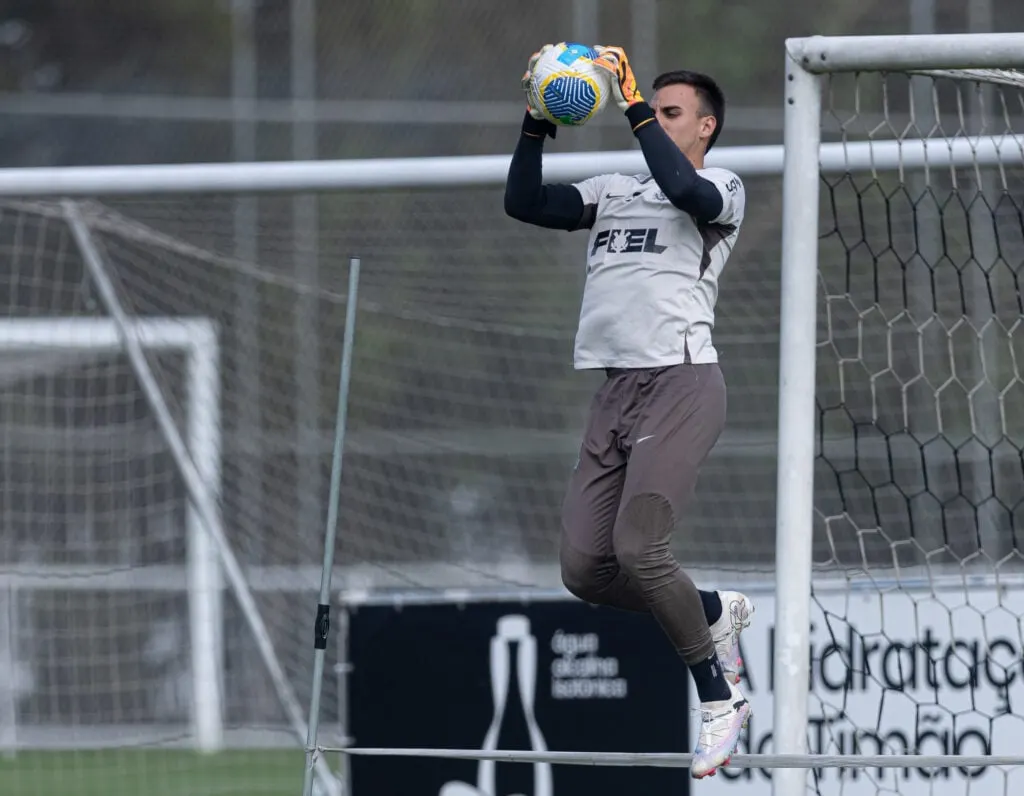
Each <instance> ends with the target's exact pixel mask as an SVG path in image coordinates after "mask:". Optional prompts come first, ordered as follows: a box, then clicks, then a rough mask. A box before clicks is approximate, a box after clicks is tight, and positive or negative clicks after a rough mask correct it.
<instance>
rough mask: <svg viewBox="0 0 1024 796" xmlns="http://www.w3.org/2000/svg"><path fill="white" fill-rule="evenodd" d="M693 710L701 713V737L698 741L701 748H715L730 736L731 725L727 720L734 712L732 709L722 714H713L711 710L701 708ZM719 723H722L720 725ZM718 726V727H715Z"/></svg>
mask: <svg viewBox="0 0 1024 796" xmlns="http://www.w3.org/2000/svg"><path fill="white" fill-rule="evenodd" d="M691 710H694V711H696V712H698V713H700V718H701V725H700V736H699V737H698V739H697V743H698V745H699V746H703V747H705V748H707V747H709V746H714V745H715V744H717V743H718V742H719V741H721V740H722V739H724V738H725V736H726V735H728V732H729V725H728V723H727V721H725V720H727V719H728V718H729V715H730V714H731V713H732V712H733V711H732V710H731V709H727V710H723V711H722V712H721V713H712V712H711V711H710V710H703V709H701V708H691ZM719 722H722V723H721V724H719ZM716 724H717V725H718V726H717V727H716V726H715V725H716Z"/></svg>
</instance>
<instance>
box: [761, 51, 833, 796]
mask: <svg viewBox="0 0 1024 796" xmlns="http://www.w3.org/2000/svg"><path fill="white" fill-rule="evenodd" d="M788 45H789V43H788V42H787V56H786V77H785V82H786V85H785V97H786V113H785V127H784V133H783V141H784V147H785V149H784V153H785V154H784V160H783V173H782V307H781V312H782V322H781V330H780V341H779V345H780V351H779V360H780V365H779V449H778V485H777V489H776V501H777V504H776V528H777V530H776V549H775V560H776V565H775V575H776V595H777V599H776V604H775V605H776V607H775V628H776V630H775V671H776V673H777V674H776V678H775V683H776V686H775V715H774V727H775V729H774V743H775V752H776V754H803V753H805V752H806V746H807V702H808V696H807V690H808V684H809V681H808V666H807V663H808V657H809V644H810V642H809V636H808V631H807V628H808V627H809V625H810V604H811V562H812V537H813V515H814V512H813V503H814V388H815V336H816V321H817V319H816V313H817V283H818V196H819V168H818V150H819V145H820V142H821V128H820V124H821V84H820V79H819V78H818V77H816V76H815V75H812V74H810V73H809V72H807V71H805V70H804V69H803V68H802V66H801V65H800V63H798V62H797V61H796V60H794V59H793V58H792V57H791V56H790V55H789V54H788V49H789V47H788ZM806 782H807V771H806V769H793V768H790V769H778V770H776V771H775V773H774V776H773V779H772V792H773V793H774V794H775V796H803V794H804V793H806V787H807V786H806Z"/></svg>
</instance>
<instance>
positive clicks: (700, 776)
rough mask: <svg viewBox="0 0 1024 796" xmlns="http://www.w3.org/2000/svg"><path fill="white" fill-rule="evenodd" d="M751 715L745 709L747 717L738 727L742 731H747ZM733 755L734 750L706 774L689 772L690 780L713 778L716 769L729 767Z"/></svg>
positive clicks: (748, 710) (716, 771)
mask: <svg viewBox="0 0 1024 796" xmlns="http://www.w3.org/2000/svg"><path fill="white" fill-rule="evenodd" d="M752 713H753V711H752V710H750V708H749V707H748V708H747V715H746V716H745V717H744V718H743V724H741V725H740V728H741V729H744V730H745V729H747V725H749V724H750V716H751V714H752ZM736 743H737V744H738V743H739V740H737V741H736ZM734 753H735V749H734V750H733V752H730V753H729V756H728V757H727V758H725V760H723V761H722V762H721V763H720V764H719V765H717V766H715V767H714V768H712V769H711V770H710V771H708V772H706V773H704V774H694V773H693V772H692V771H691V778H692V779H704V778H705V777H713V776H715V774H717V773H718V769H720V768H724V767H725V766H727V765H729V763H731V762H732V756H733V754H734Z"/></svg>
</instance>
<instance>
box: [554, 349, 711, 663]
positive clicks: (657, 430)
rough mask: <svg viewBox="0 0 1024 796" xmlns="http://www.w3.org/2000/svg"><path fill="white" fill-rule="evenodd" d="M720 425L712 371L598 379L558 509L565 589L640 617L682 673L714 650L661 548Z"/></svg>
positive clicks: (690, 591)
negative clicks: (671, 649) (660, 633)
mask: <svg viewBox="0 0 1024 796" xmlns="http://www.w3.org/2000/svg"><path fill="white" fill-rule="evenodd" d="M725 415H726V388H725V380H724V378H723V377H722V372H721V370H720V369H719V367H718V365H717V364H704V365H693V364H682V365H673V366H670V367H664V368H643V369H635V370H633V369H629V370H609V371H607V379H606V380H605V382H604V384H603V385H602V386H601V387H600V389H599V390H598V391H597V394H596V395H595V396H594V399H593V403H592V404H591V407H590V413H589V417H588V419H587V424H586V429H585V431H584V434H583V442H582V445H581V446H580V457H579V463H578V464H577V466H576V469H575V470H574V472H573V474H572V477H571V479H570V481H569V486H568V490H567V492H566V495H565V501H564V504H563V507H562V540H561V568H562V580H563V582H564V583H565V586H566V588H567V589H569V591H570V592H572V593H573V594H575V595H576V596H577V597H579V598H580V599H582V600H585V601H587V602H590V603H595V604H598V605H611V606H615V607H617V608H623V609H626V610H632V611H644V612H648V611H649V612H650V613H652V614H653V615H654V617H655V619H656V620H657V621H658V623H659V624H660V625H661V627H662V629H663V630H664V631H665V633H666V635H668V637H669V639H670V640H671V642H672V643H673V645H674V646H675V648H676V650H677V651H678V652H679V654H680V655H681V656H682V658H683V660H684V661H685V662H686V663H687V664H692V663H695V662H698V661H702V660H706V659H707V658H709V657H710V656H711V655H712V654H713V652H714V644H713V643H712V640H711V633H710V631H709V629H708V624H707V620H706V619H705V616H704V609H703V606H702V604H701V600H700V595H699V593H698V591H697V588H696V586H694V584H693V581H692V580H691V579H690V578H689V576H688V575H686V573H685V572H683V570H682V568H681V567H680V566H679V563H678V562H677V561H676V559H675V558H674V557H673V555H672V553H671V552H670V550H669V542H670V539H671V536H672V532H673V530H674V528H675V525H676V522H677V521H678V519H679V518H680V517H681V516H682V515H683V512H684V511H685V508H686V505H687V503H688V501H689V500H690V498H691V496H692V495H693V491H694V487H695V485H696V482H697V476H698V473H699V471H700V468H701V465H702V464H703V463H704V460H705V459H706V458H707V455H708V453H710V451H711V449H712V448H713V447H714V445H715V443H716V442H717V441H718V437H719V435H720V434H721V432H722V428H723V427H724V425H725Z"/></svg>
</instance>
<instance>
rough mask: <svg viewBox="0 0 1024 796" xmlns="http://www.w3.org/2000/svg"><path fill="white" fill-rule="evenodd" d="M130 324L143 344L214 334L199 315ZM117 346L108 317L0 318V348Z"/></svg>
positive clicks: (196, 342)
mask: <svg viewBox="0 0 1024 796" xmlns="http://www.w3.org/2000/svg"><path fill="white" fill-rule="evenodd" d="M130 327H131V328H132V329H133V330H134V331H135V333H136V334H137V335H138V337H139V340H140V341H141V342H142V345H143V346H144V347H146V348H154V349H155V348H177V349H191V348H193V347H201V346H204V345H209V344H210V343H211V342H212V341H213V338H214V334H213V326H212V323H211V322H210V321H207V320H203V319H201V318H182V319H180V320H179V319H176V318H170V319H169V318H146V319H140V320H136V321H133V322H132V323H131V324H130ZM120 347H121V339H120V337H118V334H117V325H116V324H115V323H114V321H113V320H111V319H109V318H24V319H19V320H8V321H0V351H3V350H7V351H12V350H13V351H28V350H31V349H40V348H50V349H60V350H63V351H68V350H79V351H108V350H114V351H116V350H118V349H119V348H120Z"/></svg>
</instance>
